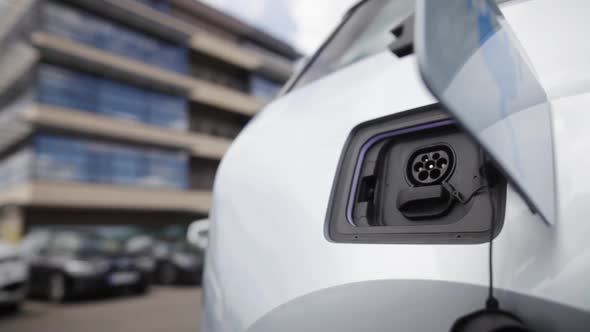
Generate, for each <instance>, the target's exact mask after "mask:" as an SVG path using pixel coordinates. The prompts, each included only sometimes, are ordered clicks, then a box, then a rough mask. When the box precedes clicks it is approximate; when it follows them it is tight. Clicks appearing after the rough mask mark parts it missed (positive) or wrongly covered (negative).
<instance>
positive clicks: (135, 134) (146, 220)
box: [0, 0, 300, 241]
mask: <svg viewBox="0 0 590 332" xmlns="http://www.w3.org/2000/svg"><path fill="white" fill-rule="evenodd" d="M299 56H300V55H299V54H298V53H297V52H296V51H295V50H294V49H293V48H291V47H290V46H289V45H287V44H285V43H283V42H281V41H279V40H277V39H275V38H273V37H272V36H270V35H268V34H265V33H263V32H261V31H259V30H257V29H255V28H253V27H251V26H248V25H247V24H245V23H243V22H241V21H239V20H237V19H235V18H233V17H230V16H228V15H225V14H223V13H221V12H219V11H217V10H215V9H213V8H211V7H208V6H206V5H204V4H202V3H200V2H198V1H196V0H0V108H1V110H0V206H1V209H0V234H2V237H4V238H6V239H8V240H11V241H13V240H16V239H18V238H19V237H21V236H22V234H23V232H24V230H25V229H26V227H31V226H42V225H69V224H72V225H74V224H75V225H119V224H126V225H128V224H133V225H145V226H161V225H173V224H178V225H182V224H187V223H188V222H190V221H192V220H194V219H196V218H200V217H203V216H206V215H207V214H208V210H209V205H210V201H211V199H210V197H211V190H212V187H213V180H214V175H215V172H216V169H217V166H218V164H219V161H220V159H221V158H222V156H223V154H224V152H225V151H226V149H227V148H228V146H229V145H230V144H231V141H232V139H233V138H235V137H236V135H237V134H238V133H239V132H240V130H241V129H242V128H243V127H244V126H245V125H246V124H247V122H248V121H249V119H250V118H251V117H252V116H253V115H255V114H256V112H257V111H259V110H260V109H261V108H262V107H263V105H264V104H265V103H267V102H268V101H269V100H271V99H272V98H273V96H274V95H276V94H277V93H278V90H279V89H280V87H281V86H282V85H283V84H284V83H285V81H286V80H287V79H288V78H289V76H290V74H291V70H292V66H293V63H294V61H295V60H296V59H297V58H298V57H299Z"/></svg>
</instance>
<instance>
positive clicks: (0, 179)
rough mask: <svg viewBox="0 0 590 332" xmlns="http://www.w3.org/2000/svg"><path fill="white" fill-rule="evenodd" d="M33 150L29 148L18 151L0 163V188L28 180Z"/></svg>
mask: <svg viewBox="0 0 590 332" xmlns="http://www.w3.org/2000/svg"><path fill="white" fill-rule="evenodd" d="M32 160H33V152H32V151H31V150H30V149H24V150H22V151H19V152H17V153H15V154H13V155H11V156H9V157H7V158H5V159H4V160H2V162H1V163H0V188H8V187H12V186H14V185H18V184H21V183H25V182H28V181H29V180H30V177H31V161H32Z"/></svg>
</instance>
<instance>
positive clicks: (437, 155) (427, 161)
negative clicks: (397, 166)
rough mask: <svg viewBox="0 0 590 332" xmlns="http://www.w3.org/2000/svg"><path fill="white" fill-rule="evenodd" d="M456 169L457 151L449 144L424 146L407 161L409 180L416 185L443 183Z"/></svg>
mask: <svg viewBox="0 0 590 332" xmlns="http://www.w3.org/2000/svg"><path fill="white" fill-rule="evenodd" d="M454 169H455V153H454V151H453V149H451V147H450V146H448V145H447V144H444V143H441V144H436V145H432V146H427V147H422V148H419V149H418V150H416V151H415V152H414V153H412V154H411V155H410V158H409V159H408V161H407V163H406V176H407V180H408V182H409V183H410V184H411V185H413V186H416V187H421V186H431V185H436V184H441V183H442V182H443V181H445V180H447V179H448V178H449V177H450V176H451V175H452V174H453V170H454Z"/></svg>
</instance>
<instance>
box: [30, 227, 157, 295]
mask: <svg viewBox="0 0 590 332" xmlns="http://www.w3.org/2000/svg"><path fill="white" fill-rule="evenodd" d="M23 250H25V252H26V253H27V255H28V257H29V261H30V266H31V284H30V290H31V295H33V296H40V297H44V298H46V299H48V300H50V301H53V302H63V301H66V300H69V299H72V298H75V297H78V296H82V295H87V294H101V293H106V292H118V291H121V290H131V291H133V292H134V293H137V294H143V293H146V292H147V291H148V290H149V287H150V282H149V274H150V270H149V268H150V266H149V264H146V262H144V261H143V259H142V257H136V256H133V255H131V254H129V253H127V252H126V251H125V249H124V248H123V245H122V244H121V243H120V242H118V241H115V240H112V239H109V238H106V237H104V236H101V235H98V234H96V233H94V232H92V231H91V230H72V229H51V230H40V231H33V232H32V233H31V234H29V235H28V236H27V237H26V238H25V240H24V243H23Z"/></svg>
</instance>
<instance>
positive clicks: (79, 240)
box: [50, 232, 121, 253]
mask: <svg viewBox="0 0 590 332" xmlns="http://www.w3.org/2000/svg"><path fill="white" fill-rule="evenodd" d="M50 248H51V250H52V251H54V252H62V253H63V252H65V253H79V252H94V253H113V252H116V251H119V250H121V246H120V244H119V243H118V242H117V241H115V240H110V239H107V238H104V237H101V236H95V235H92V234H80V233H75V232H63V233H58V234H55V235H54V236H53V237H52V239H51V243H50Z"/></svg>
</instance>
